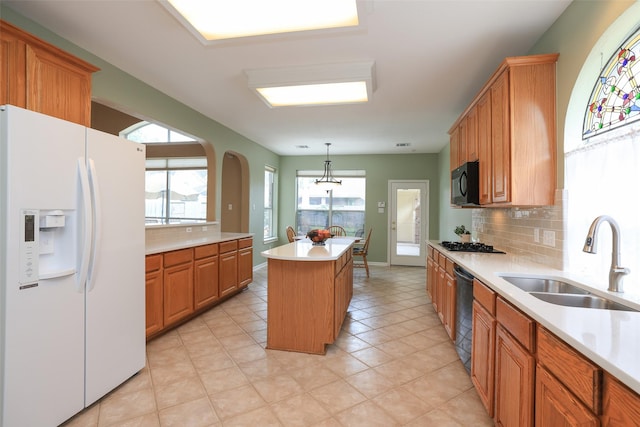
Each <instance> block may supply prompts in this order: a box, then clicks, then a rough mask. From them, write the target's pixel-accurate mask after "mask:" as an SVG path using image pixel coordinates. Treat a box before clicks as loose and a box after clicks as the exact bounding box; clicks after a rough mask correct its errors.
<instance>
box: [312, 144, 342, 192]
mask: <svg viewBox="0 0 640 427" xmlns="http://www.w3.org/2000/svg"><path fill="white" fill-rule="evenodd" d="M324 145H326V146H327V160H325V161H324V174H323V175H322V178H320V179H316V185H327V186H333V185H342V181H341V180H339V179H335V178H334V177H333V175H332V174H331V160H329V146H330V145H331V143H329V142H325V144H324Z"/></svg>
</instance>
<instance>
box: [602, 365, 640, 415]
mask: <svg viewBox="0 0 640 427" xmlns="http://www.w3.org/2000/svg"><path fill="white" fill-rule="evenodd" d="M602 389H603V390H602V391H603V393H602V395H603V398H602V426H603V427H631V426H634V427H638V426H640V395H638V394H637V393H635V392H634V391H632V390H631V389H629V388H628V387H627V386H625V385H623V384H621V383H620V382H619V381H618V380H616V379H615V378H614V377H612V376H611V375H609V374H607V373H605V375H604V378H603V381H602Z"/></svg>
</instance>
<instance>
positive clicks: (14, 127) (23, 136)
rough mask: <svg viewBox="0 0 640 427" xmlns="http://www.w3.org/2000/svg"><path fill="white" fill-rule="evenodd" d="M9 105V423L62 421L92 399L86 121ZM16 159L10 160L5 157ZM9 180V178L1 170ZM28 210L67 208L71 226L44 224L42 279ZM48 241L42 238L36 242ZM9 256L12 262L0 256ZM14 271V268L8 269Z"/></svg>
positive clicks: (2, 373) (0, 220) (4, 393)
mask: <svg viewBox="0 0 640 427" xmlns="http://www.w3.org/2000/svg"><path fill="white" fill-rule="evenodd" d="M4 108H5V111H4V112H3V113H2V115H3V117H2V124H1V125H0V128H2V133H3V141H2V143H1V144H2V145H3V147H2V148H0V152H1V153H3V154H1V155H0V163H1V165H0V168H2V169H3V172H4V169H5V168H6V175H5V177H6V179H7V181H8V188H7V190H8V191H7V192H6V193H2V192H3V190H1V189H0V193H2V194H0V197H2V198H3V200H2V201H0V206H2V208H3V209H4V210H3V211H2V212H0V224H1V225H0V235H2V234H4V233H6V241H2V242H0V245H3V246H4V249H0V253H1V254H2V256H3V257H6V258H5V259H4V260H3V265H4V266H6V269H5V268H0V275H1V276H2V277H0V283H1V286H3V287H5V288H4V289H0V319H2V320H0V328H1V330H0V340H4V342H0V349H1V351H0V352H1V353H2V354H0V362H3V363H2V366H0V380H4V384H0V405H1V408H0V425H4V426H52V425H58V424H61V423H62V422H63V421H65V420H66V419H67V418H69V417H71V416H72V415H74V414H75V413H76V412H79V411H80V410H82V408H83V406H84V405H83V403H84V294H83V293H82V292H81V291H80V290H78V287H77V278H76V276H77V274H76V265H77V264H76V261H77V259H76V248H77V245H76V225H77V224H76V223H77V219H78V215H79V212H78V209H77V203H78V202H77V200H76V193H77V182H78V158H82V157H84V128H83V127H82V126H80V125H76V124H74V123H69V122H65V121H62V120H58V119H54V118H52V117H48V116H45V115H42V114H39V113H36V112H33V111H27V110H24V109H20V108H17V107H12V106H6V107H4ZM5 155H6V157H5V158H4V159H3V158H2V157H3V156H5ZM0 181H2V184H4V183H5V182H4V178H0ZM23 209H28V210H33V211H38V213H39V215H40V218H41V219H45V217H46V216H47V215H50V216H51V217H56V218H59V217H60V216H61V215H64V218H65V221H64V225H63V226H59V225H58V226H54V227H49V226H47V225H46V223H45V224H42V228H40V225H41V224H40V223H39V224H37V225H38V227H37V232H36V233H35V235H37V236H38V239H39V245H38V246H37V249H36V257H37V267H34V269H35V271H36V274H37V276H36V277H37V280H34V281H33V283H25V281H24V280H23V279H21V274H20V268H19V265H21V264H22V260H21V256H20V252H21V251H20V250H19V248H20V247H21V242H25V241H33V240H32V239H33V236H34V234H32V235H31V237H26V233H25V232H22V233H21V232H20V231H21V226H20V213H21V211H22V210H23ZM36 241H38V240H36ZM0 263H2V262H0ZM3 270H4V271H3Z"/></svg>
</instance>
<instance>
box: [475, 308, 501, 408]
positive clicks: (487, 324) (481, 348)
mask: <svg viewBox="0 0 640 427" xmlns="http://www.w3.org/2000/svg"><path fill="white" fill-rule="evenodd" d="M495 342H496V319H495V318H494V317H493V316H492V315H491V314H489V312H488V311H487V310H485V309H484V308H483V307H482V306H481V305H480V304H479V303H478V302H477V301H474V302H473V330H472V338H471V382H473V385H474V386H475V387H476V391H477V392H478V396H480V400H481V401H482V404H483V405H484V407H485V409H486V410H487V413H488V414H489V416H490V417H493V402H494V400H493V395H494V386H493V384H494V372H495V370H494V365H495V364H494V360H495V359H494V358H495V345H496V344H495Z"/></svg>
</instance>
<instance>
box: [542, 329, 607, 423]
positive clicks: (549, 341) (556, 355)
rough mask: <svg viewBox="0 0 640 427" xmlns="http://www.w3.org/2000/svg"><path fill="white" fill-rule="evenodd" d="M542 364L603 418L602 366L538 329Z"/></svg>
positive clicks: (547, 332) (543, 330)
mask: <svg viewBox="0 0 640 427" xmlns="http://www.w3.org/2000/svg"><path fill="white" fill-rule="evenodd" d="M538 362H539V363H540V364H541V365H543V366H544V367H545V368H546V369H547V370H548V371H549V372H551V373H552V374H553V375H555V376H556V377H557V378H558V379H559V380H560V381H561V382H562V383H563V384H564V385H565V386H566V387H567V388H568V389H569V390H571V391H572V392H573V393H574V394H575V395H576V396H577V397H578V398H579V399H580V400H582V402H583V403H584V404H585V405H587V406H588V407H589V409H591V410H592V411H593V412H594V413H596V414H600V408H601V400H600V398H601V396H602V394H601V387H602V371H601V370H600V369H599V368H598V366H596V365H594V364H593V363H591V362H590V361H589V360H587V359H585V358H584V357H583V356H582V355H580V354H578V352H576V351H575V350H574V349H573V348H571V347H570V346H568V345H567V344H566V343H564V342H563V341H561V340H559V339H558V338H556V337H555V336H554V335H553V334H551V332H549V331H547V330H546V329H544V328H538Z"/></svg>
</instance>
